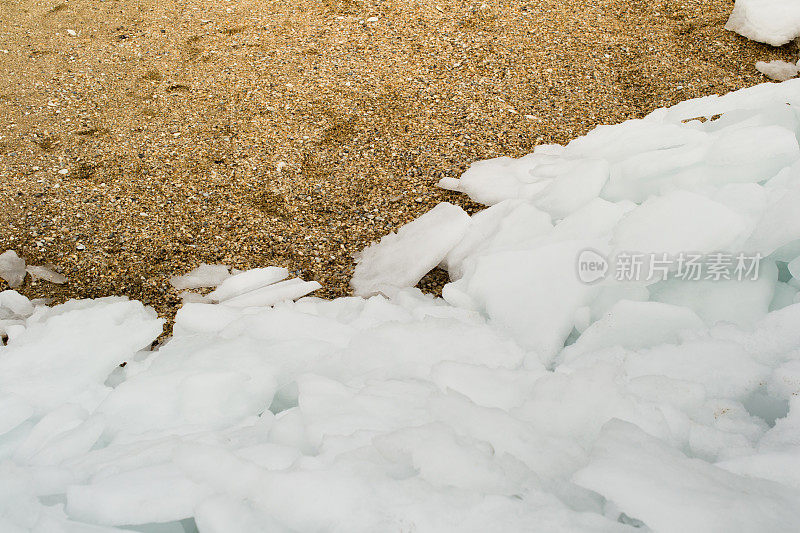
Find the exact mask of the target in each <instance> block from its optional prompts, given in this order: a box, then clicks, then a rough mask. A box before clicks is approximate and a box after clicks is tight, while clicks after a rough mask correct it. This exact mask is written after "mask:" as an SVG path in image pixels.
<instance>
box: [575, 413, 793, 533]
mask: <svg viewBox="0 0 800 533" xmlns="http://www.w3.org/2000/svg"><path fill="white" fill-rule="evenodd" d="M573 481H575V482H576V483H577V484H578V485H580V486H582V487H585V488H588V489H590V490H593V491H595V492H597V493H599V494H601V495H603V496H605V497H606V498H607V499H608V500H609V501H611V502H613V503H614V504H616V506H618V507H619V509H620V510H621V511H624V512H625V514H627V515H628V516H630V517H635V518H638V519H639V520H641V521H643V522H644V523H645V524H646V525H647V526H648V527H649V528H651V529H652V530H653V531H681V532H688V531H697V532H700V531H790V530H792V529H795V526H796V524H798V523H800V505H798V503H800V492H799V491H797V490H796V489H792V488H789V487H786V486H782V485H779V484H778V483H775V482H772V481H767V480H764V479H758V478H752V477H746V476H739V475H736V474H732V473H731V472H728V471H726V470H722V469H721V468H719V467H717V466H714V465H711V464H708V463H706V462H704V461H701V460H699V459H691V458H688V457H686V456H685V455H684V454H683V453H681V452H680V451H678V450H675V449H673V448H671V447H669V446H668V445H667V444H666V443H664V442H662V441H660V440H658V439H656V438H654V437H652V436H650V435H648V434H647V433H645V432H644V431H642V430H641V429H640V428H639V427H637V426H635V425H633V424H631V423H629V422H623V421H622V420H617V419H614V420H611V421H610V422H608V423H607V424H606V425H605V426H604V427H603V431H602V433H601V435H600V438H599V439H598V440H597V442H596V444H595V446H594V449H593V451H592V455H591V459H590V461H589V464H588V465H587V466H586V467H585V468H584V469H583V470H581V471H579V472H578V473H577V474H575V476H574V478H573ZM731 502H736V503H735V504H734V505H731ZM677 508H680V509H681V512H680V513H676V512H675V509H677Z"/></svg>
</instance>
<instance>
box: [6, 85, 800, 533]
mask: <svg viewBox="0 0 800 533" xmlns="http://www.w3.org/2000/svg"><path fill="white" fill-rule="evenodd" d="M798 94H800V83H798V82H797V81H789V82H785V83H782V84H767V85H763V86H757V87H754V88H751V89H747V90H744V91H740V92H737V93H732V94H730V95H726V96H722V97H714V98H706V99H700V100H696V101H690V102H684V103H682V104H679V105H678V106H675V107H673V108H670V109H667V110H659V111H656V112H654V113H653V114H651V115H650V116H648V117H646V118H645V119H642V120H633V121H628V122H625V123H623V124H619V125H616V126H608V127H601V128H597V129H596V130H594V131H592V132H591V133H590V134H588V135H586V136H584V137H581V138H579V139H575V140H574V141H573V142H571V143H569V144H568V145H567V146H565V147H558V146H547V147H543V148H537V150H536V151H535V152H534V154H532V155H531V156H527V157H524V158H520V159H517V160H513V159H508V158H506V159H500V160H491V161H487V162H483V163H481V164H478V165H475V166H473V167H472V168H471V169H470V170H469V171H468V172H467V173H465V174H464V176H463V177H462V178H461V180H453V179H450V180H446V181H445V182H444V183H443V185H446V186H447V187H450V188H453V189H456V190H460V191H463V192H466V193H468V194H470V195H473V197H475V198H478V199H481V200H483V201H485V202H486V203H490V204H492V205H491V207H489V208H487V209H486V210H484V211H482V212H480V213H477V214H475V215H473V216H472V217H469V216H468V215H467V214H466V213H464V212H463V211H462V210H460V209H459V208H456V207H454V206H452V205H449V204H445V205H444V206H440V207H437V208H436V209H434V210H433V211H431V212H430V213H427V214H425V215H423V216H422V217H421V218H420V219H418V220H417V221H415V222H412V223H411V224H410V225H408V226H406V227H404V228H401V229H400V230H399V231H398V233H397V234H396V235H393V236H390V237H388V238H385V239H384V240H383V241H381V243H379V244H377V245H374V246H373V247H371V248H369V249H368V250H367V251H366V252H365V253H364V254H363V255H362V257H361V260H360V262H359V264H358V268H357V273H356V277H355V280H354V286H356V288H357V289H358V290H359V292H364V293H365V294H371V293H373V292H376V291H379V292H383V293H384V294H391V297H387V296H384V295H382V294H381V295H376V296H371V297H368V298H364V297H349V298H338V299H335V300H321V299H318V298H313V297H302V298H300V299H298V300H297V301H293V300H294V299H295V298H299V297H300V296H302V295H303V294H305V293H306V292H307V291H308V290H311V289H313V288H316V287H317V286H318V285H317V284H315V283H314V282H306V281H303V280H299V279H296V278H295V279H287V278H288V274H289V273H288V272H287V271H286V270H285V269H283V268H275V267H266V268H263V269H255V270H252V271H248V272H243V273H238V274H234V275H230V276H228V274H227V268H226V269H225V270H226V272H225V273H223V272H222V271H221V270H220V272H219V273H220V274H224V276H220V278H222V277H224V278H225V279H219V278H218V279H217V280H216V281H215V280H211V281H212V282H214V283H217V282H218V281H221V283H219V285H218V286H217V288H216V290H215V291H213V292H211V293H210V294H208V295H206V296H201V295H199V294H194V295H193V297H194V298H195V299H196V300H197V301H196V302H193V303H186V304H184V306H183V307H182V308H181V309H180V311H179V312H178V314H177V316H176V319H175V326H174V329H173V336H172V337H171V338H170V339H169V340H168V341H166V342H164V343H163V344H161V345H157V346H156V347H155V348H151V346H152V342H153V341H154V340H155V339H156V338H157V337H158V336H159V335H160V333H161V328H162V322H161V321H160V320H159V319H158V318H157V317H156V316H155V313H154V312H153V311H152V310H150V309H147V308H145V307H143V306H142V305H141V304H138V303H136V302H130V301H128V300H125V299H123V298H106V299H100V300H91V301H80V302H76V301H73V302H68V303H66V304H63V305H58V306H53V307H47V306H45V305H42V302H39V301H29V300H28V299H27V298H25V297H24V296H23V295H22V294H20V293H19V292H14V291H4V292H2V293H0V327H2V328H4V330H5V333H4V334H3V339H4V342H5V343H7V344H6V345H2V346H0V480H2V482H0V530H3V531H6V530H8V531H15V530H23V531H28V530H35V529H36V528H39V529H40V530H46V529H47V528H49V529H50V530H55V531H80V530H81V529H80V528H86V529H84V530H86V531H90V530H92V531H93V530H96V529H90V528H95V527H104V528H108V529H105V530H108V531H111V530H115V529H114V528H119V527H124V528H126V529H129V528H133V529H135V530H142V531H186V530H193V528H195V527H196V528H197V529H198V530H199V531H201V532H207V531H211V532H216V531H225V532H228V531H254V530H255V531H257V530H265V531H332V532H337V531H340V532H362V531H363V532H367V531H369V532H372V531H418V532H443V531H445V532H446V531H453V532H456V531H458V532H464V531H467V532H469V531H475V532H485V531H543V532H544V531H546V532H551V531H564V532H572V531H603V532H606V531H609V532H616V531H619V532H622V531H634V530H640V531H642V530H651V531H667V532H669V531H720V532H721V531H730V530H737V531H744V532H748V533H749V532H754V533H755V532H759V533H760V532H761V531H764V530H765V529H768V530H771V531H773V530H774V531H792V530H796V529H797V528H798V526H799V525H800V515H798V509H800V468H798V467H797V464H798V458H800V402H799V401H798V400H797V397H798V394H800V303H798V300H800V298H798V296H797V295H798V289H800V278H798V276H799V275H800V215H798V210H797V205H798V203H800V148H798V144H797V138H798V134H800V121H798V108H799V106H800V97H799V96H798ZM787 104H789V105H787ZM720 114H721V116H717V115H720ZM687 248H689V249H687ZM584 252H588V255H587V257H589V258H590V259H592V260H594V261H595V262H594V263H591V264H592V265H594V266H598V265H599V266H603V264H602V261H601V260H603V261H607V263H606V264H605V265H604V268H600V269H597V270H594V269H593V270H591V271H590V273H592V274H597V273H598V272H599V273H600V277H598V278H593V279H592V280H591V281H592V283H584V281H585V280H583V279H582V278H581V275H580V274H581V271H580V270H579V265H578V259H579V257H582V256H583V255H586V254H584ZM681 252H692V253H699V254H702V253H706V254H722V255H726V254H727V255H729V256H730V258H729V259H730V260H731V261H733V257H735V255H736V254H737V253H742V254H747V255H748V256H756V257H757V256H758V255H759V254H760V255H761V256H762V257H761V260H760V261H758V262H757V263H756V264H757V266H758V270H757V275H755V276H752V275H751V276H747V277H746V278H745V279H742V280H741V281H740V280H738V279H734V278H733V277H731V278H730V279H728V278H724V277H720V278H719V279H708V278H702V279H698V280H694V279H687V278H686V276H683V275H682V272H681V271H680V269H678V268H677V267H674V265H673V266H669V267H668V268H665V269H663V270H662V271H660V272H659V275H658V276H653V277H650V276H648V275H647V267H649V266H652V265H653V264H654V263H653V262H650V263H647V262H646V263H643V265H642V266H643V268H644V270H643V272H642V273H641V275H639V276H634V277H633V278H630V279H625V278H624V277H620V276H619V272H618V269H619V265H620V264H621V263H620V262H619V261H617V260H615V254H617V255H619V254H623V253H640V254H643V253H654V254H660V253H676V254H679V253H681ZM718 259H719V258H718ZM437 265H440V266H441V267H442V268H445V269H447V271H448V273H449V274H450V277H451V282H450V283H449V284H447V285H446V286H445V288H444V290H443V295H444V298H434V297H433V296H429V295H423V294H422V293H421V292H420V291H419V290H416V289H413V288H410V287H411V286H413V285H414V284H415V283H417V281H418V280H419V278H420V277H421V276H423V275H424V274H425V273H426V272H427V271H428V270H429V269H431V268H434V267H436V266H437ZM730 266H731V268H733V266H732V264H731V265H730ZM751 274H752V272H751ZM603 276H605V277H603ZM199 278H203V280H200V279H199ZM200 281H202V283H203V284H208V283H209V281H208V279H207V277H206V276H197V279H195V280H194V281H193V282H192V284H197V283H199V282H200ZM123 363H124V365H123ZM117 530H119V529H117Z"/></svg>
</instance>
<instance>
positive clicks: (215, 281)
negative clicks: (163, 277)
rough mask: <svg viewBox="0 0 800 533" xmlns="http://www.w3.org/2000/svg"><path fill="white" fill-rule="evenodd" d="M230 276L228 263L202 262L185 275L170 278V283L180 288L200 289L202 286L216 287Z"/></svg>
mask: <svg viewBox="0 0 800 533" xmlns="http://www.w3.org/2000/svg"><path fill="white" fill-rule="evenodd" d="M229 277H230V272H228V267H227V266H226V265H207V264H206V263H200V266H199V267H197V268H195V269H194V270H192V271H191V272H189V273H188V274H185V275H183V276H175V277H172V278H170V279H169V282H170V284H171V285H172V286H173V287H175V288H176V289H178V290H182V289H199V288H200V287H216V286H217V285H219V284H220V283H222V282H223V281H225V280H226V279H228V278H229Z"/></svg>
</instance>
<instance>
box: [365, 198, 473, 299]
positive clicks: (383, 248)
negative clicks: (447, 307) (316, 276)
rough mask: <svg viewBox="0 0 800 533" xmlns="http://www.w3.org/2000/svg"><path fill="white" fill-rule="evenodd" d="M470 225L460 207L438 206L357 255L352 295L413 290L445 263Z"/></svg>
mask: <svg viewBox="0 0 800 533" xmlns="http://www.w3.org/2000/svg"><path fill="white" fill-rule="evenodd" d="M469 224H470V218H469V215H468V214H467V213H466V212H465V211H464V210H463V209H461V208H460V207H458V206H456V205H453V204H449V203H446V202H445V203H441V204H439V205H437V206H436V207H434V208H433V209H431V210H430V211H428V212H427V213H425V214H424V215H422V216H421V217H419V218H418V219H416V220H414V221H413V222H409V223H408V224H406V225H405V226H403V227H402V228H400V230H399V231H398V232H397V233H396V234H395V233H390V234H389V235H386V236H385V237H383V238H382V239H381V241H380V242H379V243H377V244H373V245H372V246H369V247H368V248H365V249H364V250H363V251H362V252H361V253H359V254H357V256H356V262H357V265H356V269H355V272H354V273H353V279H352V280H351V281H350V285H351V286H352V287H353V292H355V294H356V295H358V296H372V295H375V294H378V293H383V294H384V295H386V296H389V297H392V296H394V295H395V294H397V292H398V291H399V290H400V289H403V288H406V287H413V286H414V285H416V284H417V282H419V280H421V279H422V277H423V276H424V275H425V274H427V273H428V272H430V271H431V270H432V269H433V268H434V267H435V266H436V265H438V264H439V263H441V262H442V260H443V259H444V258H445V256H447V253H448V252H449V251H450V250H451V249H453V247H454V246H455V245H456V244H458V242H459V241H460V240H461V238H462V237H463V236H464V234H465V233H466V232H467V228H468V227H469Z"/></svg>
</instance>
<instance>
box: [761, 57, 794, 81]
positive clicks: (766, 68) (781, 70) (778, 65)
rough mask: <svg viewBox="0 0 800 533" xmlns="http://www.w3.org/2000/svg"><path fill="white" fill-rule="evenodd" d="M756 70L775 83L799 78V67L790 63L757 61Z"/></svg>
mask: <svg viewBox="0 0 800 533" xmlns="http://www.w3.org/2000/svg"><path fill="white" fill-rule="evenodd" d="M756 70H758V71H759V72H760V73H762V74H763V75H764V76H766V77H768V78H769V79H771V80H775V81H786V80H789V79H792V78H794V77H795V76H797V65H796V64H794V63H789V62H788V61H769V62H767V61H756Z"/></svg>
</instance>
